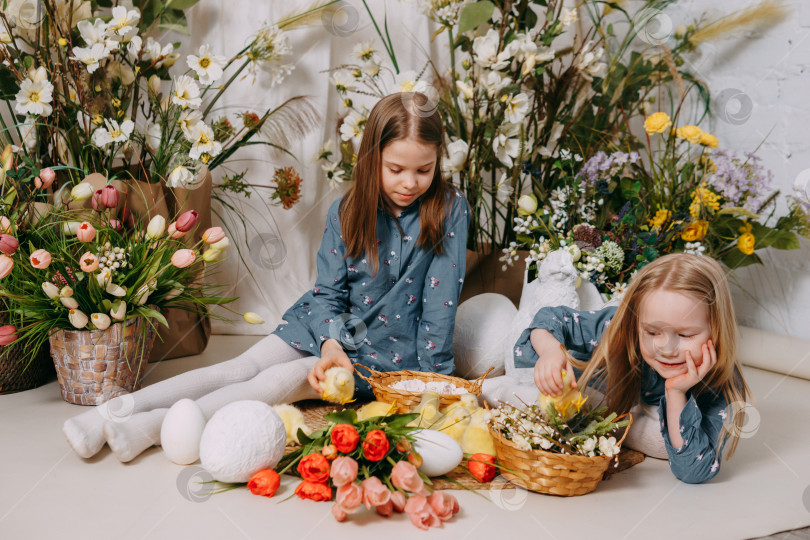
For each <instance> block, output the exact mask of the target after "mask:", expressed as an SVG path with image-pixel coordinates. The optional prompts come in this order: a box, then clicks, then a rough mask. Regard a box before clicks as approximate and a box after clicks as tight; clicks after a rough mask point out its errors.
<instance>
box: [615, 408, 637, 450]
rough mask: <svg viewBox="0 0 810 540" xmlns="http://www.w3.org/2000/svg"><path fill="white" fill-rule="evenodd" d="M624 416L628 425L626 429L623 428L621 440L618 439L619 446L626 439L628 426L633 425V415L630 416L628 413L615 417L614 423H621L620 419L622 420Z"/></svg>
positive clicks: (628, 430)
mask: <svg viewBox="0 0 810 540" xmlns="http://www.w3.org/2000/svg"><path fill="white" fill-rule="evenodd" d="M625 416H626V417H627V419H628V420H629V422H628V424H627V427H626V428H624V435H622V438H621V439H619V446H621V445H622V443H623V442H624V439H625V438H626V437H627V434H628V433H630V426H632V425H633V415H632V414H630V413H625V414H622V415H619V416H617V417H616V420H615V421H616V422H620V421H621V419H622V418H624V417H625Z"/></svg>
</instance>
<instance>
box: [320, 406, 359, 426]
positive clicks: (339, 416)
mask: <svg viewBox="0 0 810 540" xmlns="http://www.w3.org/2000/svg"><path fill="white" fill-rule="evenodd" d="M323 417H324V418H325V419H326V420H328V421H329V422H332V423H333V424H352V425H354V424H356V423H357V411H355V410H354V409H343V410H342V411H335V412H331V413H328V414H325V415H323Z"/></svg>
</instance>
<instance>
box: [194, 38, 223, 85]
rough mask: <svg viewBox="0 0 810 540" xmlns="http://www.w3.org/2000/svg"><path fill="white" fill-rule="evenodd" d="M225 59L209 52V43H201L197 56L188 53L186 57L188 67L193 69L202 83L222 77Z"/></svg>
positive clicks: (206, 83)
mask: <svg viewBox="0 0 810 540" xmlns="http://www.w3.org/2000/svg"><path fill="white" fill-rule="evenodd" d="M226 62H227V60H226V59H225V57H224V56H219V55H214V54H211V46H210V45H202V46H201V47H200V50H199V56H198V55H193V54H190V55H188V56H187V57H186V63H187V64H188V67H190V68H191V69H193V70H194V71H195V72H196V73H197V75H198V76H199V78H200V82H201V83H202V84H205V85H208V84H211V83H212V82H214V81H216V80H217V79H219V78H220V77H222V68H223V67H224V66H225V63H226Z"/></svg>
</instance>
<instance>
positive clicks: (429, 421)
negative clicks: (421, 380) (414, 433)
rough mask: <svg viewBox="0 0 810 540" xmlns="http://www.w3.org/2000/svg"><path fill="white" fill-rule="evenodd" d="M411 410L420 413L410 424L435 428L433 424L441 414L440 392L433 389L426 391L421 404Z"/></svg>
mask: <svg viewBox="0 0 810 540" xmlns="http://www.w3.org/2000/svg"><path fill="white" fill-rule="evenodd" d="M411 412H412V413H419V418H417V419H415V420H414V421H413V422H411V423H410V424H408V425H409V426H412V427H421V428H426V429H434V426H433V425H434V424H435V423H436V421H437V420H438V419H439V417H440V416H441V413H440V412H439V394H438V393H437V392H431V391H427V392H424V393H423V394H422V400H421V401H420V402H419V405H417V406H416V407H415V408H414V409H413V410H412V411H411Z"/></svg>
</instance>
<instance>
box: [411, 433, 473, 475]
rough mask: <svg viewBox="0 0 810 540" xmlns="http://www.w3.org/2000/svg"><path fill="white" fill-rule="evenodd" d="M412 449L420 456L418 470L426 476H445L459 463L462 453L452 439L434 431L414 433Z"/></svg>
mask: <svg viewBox="0 0 810 540" xmlns="http://www.w3.org/2000/svg"><path fill="white" fill-rule="evenodd" d="M414 439H415V441H414V444H413V447H414V449H415V450H416V452H417V453H418V454H419V455H420V456H422V466H421V467H419V470H420V471H421V472H423V473H425V475H427V476H441V475H443V474H447V473H449V472H450V471H452V470H453V469H455V468H456V467H458V464H459V463H461V460H462V458H463V457H464V452H462V451H461V446H459V444H458V443H457V442H456V441H454V440H453V438H452V437H450V436H449V435H446V434H444V433H442V432H441V431H436V430H435V429H420V430H417V431H415V432H414Z"/></svg>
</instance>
